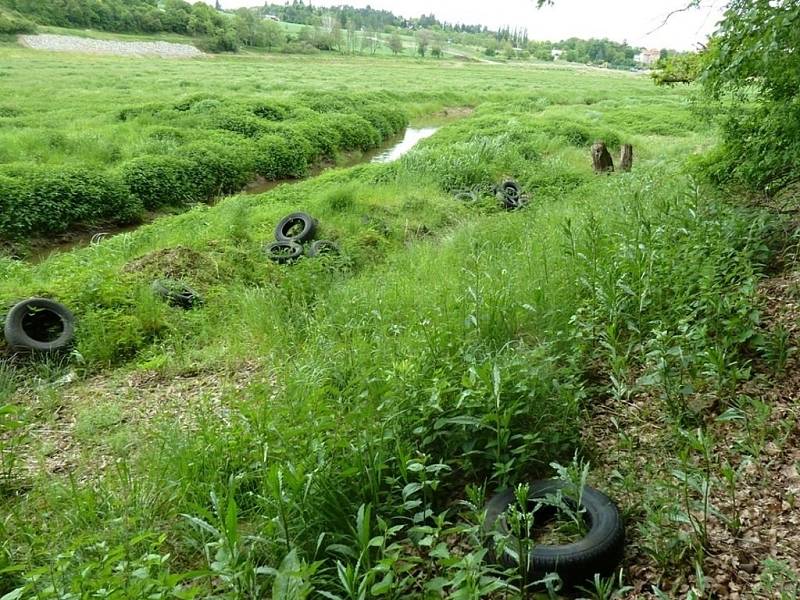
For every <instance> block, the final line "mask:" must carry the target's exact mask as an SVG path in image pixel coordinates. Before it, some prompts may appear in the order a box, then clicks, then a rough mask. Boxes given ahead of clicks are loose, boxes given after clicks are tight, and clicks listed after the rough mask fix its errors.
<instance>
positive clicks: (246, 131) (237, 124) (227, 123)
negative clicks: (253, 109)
mask: <svg viewBox="0 0 800 600" xmlns="http://www.w3.org/2000/svg"><path fill="white" fill-rule="evenodd" d="M212 122H213V124H214V126H215V127H217V128H218V129H224V130H226V131H231V132H233V133H238V134H240V135H243V136H245V137H250V138H256V137H258V136H260V135H262V134H263V133H265V131H266V127H265V126H264V124H263V123H262V121H261V120H259V119H258V118H257V117H254V116H252V115H250V114H248V113H247V112H244V111H240V110H237V109H234V108H231V109H228V110H225V111H220V112H218V113H216V114H215V115H214V117H213V119H212Z"/></svg>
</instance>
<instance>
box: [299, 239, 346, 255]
mask: <svg viewBox="0 0 800 600" xmlns="http://www.w3.org/2000/svg"><path fill="white" fill-rule="evenodd" d="M340 253H341V252H340V250H339V246H337V245H336V244H334V243H333V242H331V241H330V240H317V241H315V242H311V244H310V245H309V246H308V250H307V251H306V254H308V256H309V258H316V257H318V256H322V255H323V254H327V255H334V256H335V255H338V254H340Z"/></svg>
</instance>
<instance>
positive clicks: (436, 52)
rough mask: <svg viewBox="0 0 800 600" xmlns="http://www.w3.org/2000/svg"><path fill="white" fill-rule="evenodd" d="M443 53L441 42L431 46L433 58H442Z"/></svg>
mask: <svg viewBox="0 0 800 600" xmlns="http://www.w3.org/2000/svg"><path fill="white" fill-rule="evenodd" d="M443 54H444V52H443V51H442V47H441V46H440V45H439V44H434V45H433V47H432V48H431V56H432V57H433V58H442V55H443Z"/></svg>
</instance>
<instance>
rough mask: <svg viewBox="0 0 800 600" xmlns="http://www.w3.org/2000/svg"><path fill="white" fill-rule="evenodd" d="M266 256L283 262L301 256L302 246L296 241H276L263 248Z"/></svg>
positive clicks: (277, 261)
mask: <svg viewBox="0 0 800 600" xmlns="http://www.w3.org/2000/svg"><path fill="white" fill-rule="evenodd" d="M264 252H265V253H266V255H267V257H268V258H269V259H270V260H271V261H273V262H276V263H278V264H285V263H289V262H292V261H295V260H297V259H298V258H300V257H301V256H303V247H302V246H301V245H300V244H298V243H297V242H286V241H277V242H272V243H271V244H268V245H267V246H266V247H265V248H264Z"/></svg>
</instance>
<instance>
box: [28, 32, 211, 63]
mask: <svg viewBox="0 0 800 600" xmlns="http://www.w3.org/2000/svg"><path fill="white" fill-rule="evenodd" d="M19 40H20V43H22V44H23V45H24V46H27V47H28V48H33V49H35V50H49V51H51V52H84V53H88V54H113V55H116V56H158V57H160V58H193V57H197V56H204V54H203V53H202V52H200V50H198V49H197V48H195V47H194V46H190V45H188V44H172V43H170V42H118V41H113V40H95V39H92V38H83V37H75V36H71V35H51V34H42V35H22V36H20V37H19Z"/></svg>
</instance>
